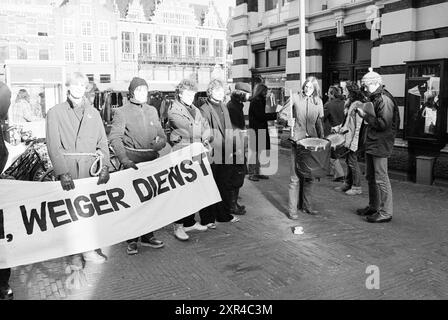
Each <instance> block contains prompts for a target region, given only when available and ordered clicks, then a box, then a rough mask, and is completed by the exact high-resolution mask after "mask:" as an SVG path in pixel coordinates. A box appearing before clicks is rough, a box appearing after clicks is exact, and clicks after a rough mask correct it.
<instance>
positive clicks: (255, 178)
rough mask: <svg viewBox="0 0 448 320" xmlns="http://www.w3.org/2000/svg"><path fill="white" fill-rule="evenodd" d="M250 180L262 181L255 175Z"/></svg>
mask: <svg viewBox="0 0 448 320" xmlns="http://www.w3.org/2000/svg"><path fill="white" fill-rule="evenodd" d="M248 179H249V180H250V181H260V179H258V177H257V176H255V175H252V176H249V178H248Z"/></svg>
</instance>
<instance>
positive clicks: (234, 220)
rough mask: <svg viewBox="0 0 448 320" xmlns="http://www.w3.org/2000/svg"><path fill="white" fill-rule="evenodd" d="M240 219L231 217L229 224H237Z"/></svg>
mask: <svg viewBox="0 0 448 320" xmlns="http://www.w3.org/2000/svg"><path fill="white" fill-rule="evenodd" d="M239 221H240V218H238V217H233V218H232V220H230V221H229V222H232V223H235V222H239Z"/></svg>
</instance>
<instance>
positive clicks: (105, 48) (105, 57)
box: [100, 43, 109, 63]
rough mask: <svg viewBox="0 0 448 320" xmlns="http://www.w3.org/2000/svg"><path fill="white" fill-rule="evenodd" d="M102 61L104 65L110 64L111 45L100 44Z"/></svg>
mask: <svg viewBox="0 0 448 320" xmlns="http://www.w3.org/2000/svg"><path fill="white" fill-rule="evenodd" d="M100 61H101V62H103V63H107V62H109V44H107V43H101V44H100Z"/></svg>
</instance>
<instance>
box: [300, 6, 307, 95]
mask: <svg viewBox="0 0 448 320" xmlns="http://www.w3.org/2000/svg"><path fill="white" fill-rule="evenodd" d="M299 19H300V81H301V84H300V85H301V86H303V84H304V83H305V80H306V35H305V0H300V6H299Z"/></svg>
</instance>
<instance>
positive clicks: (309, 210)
mask: <svg viewBox="0 0 448 320" xmlns="http://www.w3.org/2000/svg"><path fill="white" fill-rule="evenodd" d="M302 211H303V213H306V214H309V215H310V216H315V215H317V214H318V213H319V211H316V210H312V209H303V210H302Z"/></svg>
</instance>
